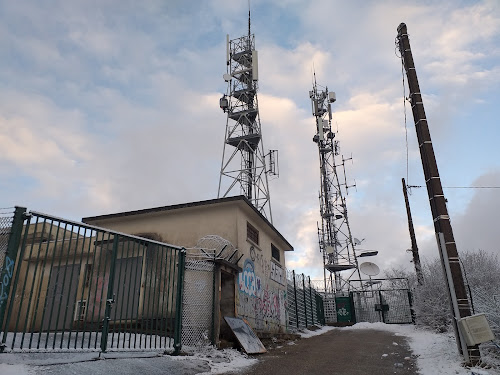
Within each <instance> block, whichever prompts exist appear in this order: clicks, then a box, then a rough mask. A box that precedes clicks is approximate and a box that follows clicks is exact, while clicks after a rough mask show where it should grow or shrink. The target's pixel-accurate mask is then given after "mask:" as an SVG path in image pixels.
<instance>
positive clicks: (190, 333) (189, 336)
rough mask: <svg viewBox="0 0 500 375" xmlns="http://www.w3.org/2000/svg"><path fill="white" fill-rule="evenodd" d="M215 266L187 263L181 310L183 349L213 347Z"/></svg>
mask: <svg viewBox="0 0 500 375" xmlns="http://www.w3.org/2000/svg"><path fill="white" fill-rule="evenodd" d="M214 271H215V263H214V262H213V261H209V260H201V259H191V258H188V259H187V260H186V273H185V277H184V293H183V302H182V303H183V309H182V345H186V346H203V345H210V344H211V343H212V341H213V335H214V332H213V330H214V291H215V288H214V282H215V280H214V277H215V273H214Z"/></svg>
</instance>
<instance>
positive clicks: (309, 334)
mask: <svg viewBox="0 0 500 375" xmlns="http://www.w3.org/2000/svg"><path fill="white" fill-rule="evenodd" d="M332 329H335V327H330V326H323V327H321V328H319V329H316V330H314V331H311V330H309V329H305V330H301V331H298V332H297V333H298V334H299V335H300V337H302V338H303V339H307V338H309V337H313V336H317V335H322V334H323V333H326V332H328V331H331V330H332Z"/></svg>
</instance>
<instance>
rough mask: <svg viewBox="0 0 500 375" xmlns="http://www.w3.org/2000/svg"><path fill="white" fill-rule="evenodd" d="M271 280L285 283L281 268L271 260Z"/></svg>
mask: <svg viewBox="0 0 500 375" xmlns="http://www.w3.org/2000/svg"><path fill="white" fill-rule="evenodd" d="M271 280H274V281H276V282H277V283H278V284H281V285H285V282H284V276H283V268H281V266H280V265H279V264H277V263H274V262H271Z"/></svg>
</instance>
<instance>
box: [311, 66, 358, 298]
mask: <svg viewBox="0 0 500 375" xmlns="http://www.w3.org/2000/svg"><path fill="white" fill-rule="evenodd" d="M309 97H310V98H311V103H312V113H313V115H314V117H315V119H316V134H315V135H314V138H313V141H314V142H315V143H316V144H317V145H318V151H319V162H320V172H321V190H320V195H319V201H320V214H321V225H320V224H318V239H319V248H320V251H321V252H322V253H323V266H324V270H323V272H324V280H325V292H336V293H339V292H344V291H347V290H350V289H351V287H352V285H351V283H350V278H351V277H352V276H353V275H354V273H355V272H356V271H357V272H358V276H359V270H358V261H357V258H356V254H355V253H354V244H353V240H352V235H351V229H350V226H349V220H348V217H347V206H346V199H345V198H344V196H343V192H342V190H343V189H342V187H343V188H344V189H345V191H346V194H347V192H348V189H349V187H353V186H354V185H353V186H348V185H347V181H346V178H345V161H346V160H350V158H349V159H344V158H343V157H342V162H341V163H340V164H336V158H338V156H339V151H340V149H339V143H338V141H337V140H335V133H334V132H333V131H332V126H331V125H332V109H331V105H332V103H334V102H335V100H336V97H335V93H334V92H329V91H328V88H327V87H325V88H324V90H322V89H320V88H319V87H318V84H317V83H316V74H314V83H313V89H312V91H309ZM340 166H341V167H342V174H343V177H344V178H343V179H344V181H343V182H341V181H340V180H339V174H338V172H337V167H340ZM327 271H329V274H328V275H327ZM344 271H349V272H350V273H349V272H344ZM345 273H347V274H348V276H347V277H344V276H343V274H345ZM359 279H360V280H361V277H359Z"/></svg>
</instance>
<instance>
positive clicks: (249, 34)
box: [248, 0, 250, 39]
mask: <svg viewBox="0 0 500 375" xmlns="http://www.w3.org/2000/svg"><path fill="white" fill-rule="evenodd" d="M248 39H250V0H248Z"/></svg>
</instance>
